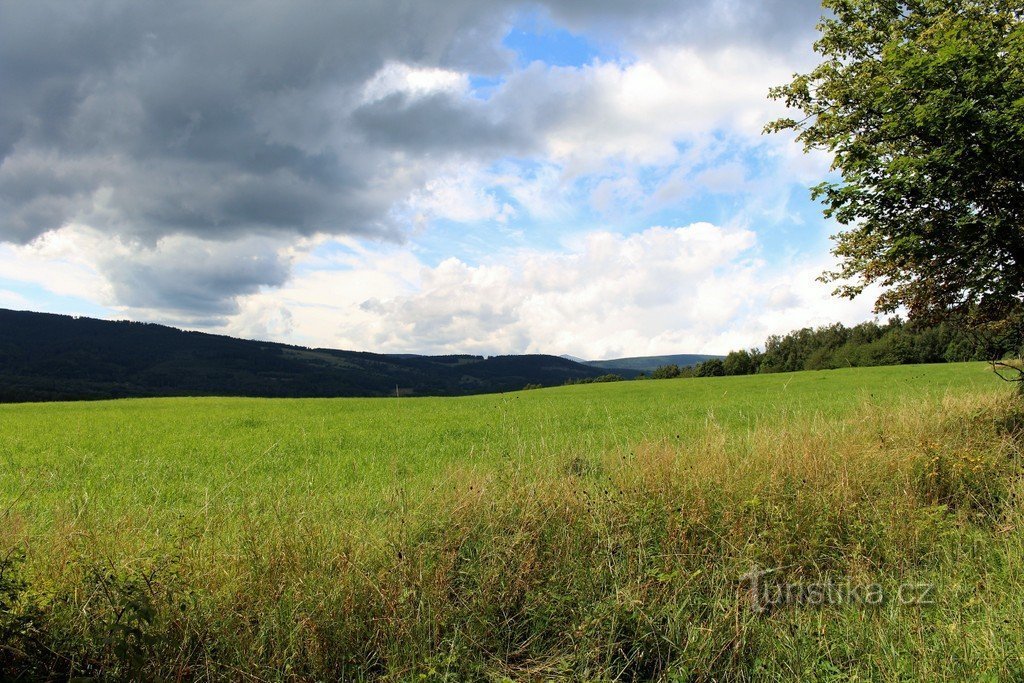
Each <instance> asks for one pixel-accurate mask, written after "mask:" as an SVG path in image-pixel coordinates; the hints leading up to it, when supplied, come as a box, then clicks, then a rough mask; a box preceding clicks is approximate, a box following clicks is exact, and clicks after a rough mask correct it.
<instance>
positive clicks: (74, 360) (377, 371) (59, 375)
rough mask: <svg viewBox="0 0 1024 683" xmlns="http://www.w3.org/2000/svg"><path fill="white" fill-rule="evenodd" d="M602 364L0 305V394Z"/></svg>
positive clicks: (341, 389) (172, 391)
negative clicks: (399, 349) (388, 349)
mask: <svg viewBox="0 0 1024 683" xmlns="http://www.w3.org/2000/svg"><path fill="white" fill-rule="evenodd" d="M601 374H603V370H601V369H599V368H592V367H589V366H586V365H581V364H579V363H574V362H572V361H569V360H565V359H563V358H558V357H556V356H545V355H523V356H494V357H491V358H484V357H481V356H468V355H459V356H416V355H384V354H375V353H363V352H357V351H339V350H334V349H309V348H305V347H301V346H289V345H287V344H276V343H271V342H262V341H251V340H246V339H235V338H233V337H226V336H221V335H213V334H204V333H200V332H184V331H182V330H178V329H175V328H172V327H165V326H163V325H154V324H149V323H135V322H127V321H107V320H96V319H93V318H74V317H71V316H65V315H53V314H48V313H32V312H27V311H10V310H4V309H0V401H3V402H16V401H42V400H75V399H98V398H122V397H143V396H184V395H190V396H200V395H206V396H210V395H217V396H256V397H332V396H388V395H394V394H395V392H396V388H397V389H398V390H399V392H400V393H401V394H402V395H464V394H475V393H488V392H497V391H512V390H516V389H522V388H523V386H525V385H526V384H543V385H555V384H562V383H563V382H565V381H566V380H567V379H574V378H575V379H580V378H586V377H595V376H598V375H601Z"/></svg>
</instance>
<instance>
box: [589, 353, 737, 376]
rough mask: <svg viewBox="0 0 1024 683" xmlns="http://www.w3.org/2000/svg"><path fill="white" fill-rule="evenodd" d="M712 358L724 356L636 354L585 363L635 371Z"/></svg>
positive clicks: (681, 364) (693, 362)
mask: <svg viewBox="0 0 1024 683" xmlns="http://www.w3.org/2000/svg"><path fill="white" fill-rule="evenodd" d="M712 358H724V356H709V355H706V354H700V353H679V354H674V355H669V356H637V357H634V358H612V359H609V360H588V361H584V363H586V364H587V365H589V366H591V367H594V368H603V369H606V370H634V371H636V372H651V371H652V370H654V369H655V368H659V367H661V366H662V365H678V366H679V367H681V368H685V367H686V366H688V365H696V364H697V363H702V362H704V361H706V360H710V359H712Z"/></svg>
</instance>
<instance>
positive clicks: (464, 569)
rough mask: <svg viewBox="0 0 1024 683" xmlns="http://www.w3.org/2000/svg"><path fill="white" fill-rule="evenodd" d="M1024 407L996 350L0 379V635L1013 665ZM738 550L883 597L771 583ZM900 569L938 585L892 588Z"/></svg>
mask: <svg viewBox="0 0 1024 683" xmlns="http://www.w3.org/2000/svg"><path fill="white" fill-rule="evenodd" d="M1021 426H1022V417H1021V413H1020V412H1019V408H1018V406H1017V404H1015V403H1014V401H1013V400H1012V398H1011V391H1010V389H1009V388H1008V387H1006V386H1004V385H1002V384H1001V383H999V382H998V381H997V380H995V379H994V378H993V377H992V375H991V373H990V372H989V370H988V369H987V367H986V366H985V365H983V364H956V365H934V366H897V367H879V368H858V369H849V370H834V371H822V372H807V373H795V374H779V375H761V376H744V377H728V378H708V379H688V380H665V381H647V382H623V383H613V384H593V385H581V386H572V387H561V388H555V389H544V390H535V391H528V392H517V393H510V394H501V395H487V396H475V397H467V398H445V399H431V398H420V399H407V398H402V399H316V400H303V399H293V400H288V399H282V400H268V399H209V398H202V399H145V400H126V401H111V402H97V403H67V404H25V405H14V406H0V458H2V460H0V462H2V473H0V495H2V500H3V503H2V507H0V514H2V515H3V521H2V522H0V529H2V530H0V543H2V548H0V549H2V550H3V551H4V556H5V557H7V558H8V559H7V560H6V561H5V562H4V565H3V575H2V577H0V600H3V605H2V606H3V608H4V609H3V611H2V612H0V636H3V637H4V640H6V642H7V645H5V648H4V649H3V650H2V652H0V662H3V663H4V666H5V667H7V669H6V671H8V672H13V671H15V670H18V669H21V670H23V669H25V668H26V667H31V666H34V667H36V668H35V669H34V670H33V675H35V676H39V675H46V674H54V673H57V674H60V675H61V676H64V677H66V676H67V675H68V674H86V675H88V674H96V673H105V674H106V675H109V676H112V677H115V678H117V677H121V678H124V677H133V676H145V677H162V678H179V679H180V678H187V679H191V678H218V679H235V678H239V677H240V676H241V672H243V671H244V672H246V676H248V677H250V678H252V679H253V680H282V679H295V680H324V679H332V678H339V677H341V678H352V679H359V678H387V679H395V680H404V679H406V678H419V677H424V678H426V679H431V680H434V679H449V680H473V679H483V680H488V679H490V680H500V679H503V678H512V679H516V680H519V679H527V680H532V679H546V678H568V679H585V680H646V679H659V678H660V679H665V680H693V679H697V680H700V679H709V678H717V679H723V678H725V679H750V678H776V679H785V678H790V677H794V676H797V677H804V678H818V679H822V680H853V679H857V678H860V679H864V678H883V679H890V680H903V679H907V678H922V679H935V678H947V679H958V678H963V677H970V678H976V677H977V676H979V675H981V676H988V677H990V678H991V679H993V680H995V679H999V678H1007V677H1014V676H1018V677H1019V676H1024V659H1022V653H1024V630H1022V627H1021V625H1020V624H1021V623H1022V622H1024V605H1022V601H1024V579H1022V578H1021V576H1020V572H1019V567H1020V566H1022V562H1024V542H1022V541H1024V532H1022V530H1021V527H1020V522H1021V519H1020V509H1019V505H1018V500H1019V495H1020V493H1021V491H1022V485H1021V479H1020V476H1019V475H1020V459H1019V458H1020V451H1021V446H1022V440H1021ZM755 568H760V569H771V570H773V571H772V573H771V574H769V575H767V576H768V577H770V578H767V579H765V581H766V582H768V583H769V584H770V585H771V586H784V585H786V584H794V585H799V586H803V587H807V586H808V585H811V584H815V585H820V584H822V583H829V584H830V585H831V584H832V583H843V582H846V583H847V584H852V585H853V586H855V587H863V586H874V585H876V584H877V586H878V590H879V591H881V594H883V595H884V596H885V599H884V600H883V601H882V604H879V605H876V604H867V603H865V602H864V601H860V602H858V601H857V600H845V601H841V602H840V603H838V604H829V605H825V606H812V605H808V604H804V603H805V602H806V601H803V600H802V599H801V600H798V601H797V602H798V603H799V604H780V605H774V606H768V607H767V608H766V609H760V607H764V605H761V604H760V603H758V602H757V601H756V600H753V599H752V597H751V595H750V591H749V585H748V583H749V582H745V581H744V580H743V578H742V577H743V576H744V575H745V574H746V573H747V572H749V571H750V570H752V569H755ZM910 583H912V584H915V585H919V584H920V585H927V586H931V588H930V589H929V597H931V598H933V601H929V603H928V604H915V605H906V604H902V602H901V601H900V600H898V599H896V598H894V597H893V596H895V595H897V594H898V592H899V589H900V586H902V585H905V584H910ZM4 671H5V670H4V669H2V668H0V673H3V672H4Z"/></svg>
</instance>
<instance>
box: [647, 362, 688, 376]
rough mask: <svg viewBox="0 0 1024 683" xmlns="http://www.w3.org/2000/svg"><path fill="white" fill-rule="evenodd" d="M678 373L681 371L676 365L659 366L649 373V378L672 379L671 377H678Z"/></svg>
mask: <svg viewBox="0 0 1024 683" xmlns="http://www.w3.org/2000/svg"><path fill="white" fill-rule="evenodd" d="M680 372H681V371H680V369H679V366H678V365H675V364H672V365H659V366H658V367H656V368H654V371H653V372H651V378H652V379H672V378H673V377H678V376H679V374H680Z"/></svg>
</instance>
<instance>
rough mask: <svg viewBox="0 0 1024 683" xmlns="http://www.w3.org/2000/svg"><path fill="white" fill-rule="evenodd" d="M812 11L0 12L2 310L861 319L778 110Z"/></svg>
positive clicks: (153, 317)
mask: <svg viewBox="0 0 1024 683" xmlns="http://www.w3.org/2000/svg"><path fill="white" fill-rule="evenodd" d="M819 14H820V8H819V7H818V5H817V2H816V1H815V0H686V1H685V2H683V1H680V0H646V1H641V2H637V1H635V0H632V1H627V0H550V1H548V2H532V3H524V2H517V1H515V0H508V1H502V0H487V1H484V0H443V1H440V2H435V1H433V0H372V1H371V0H361V1H359V2H355V1H348V0H333V1H329V2H328V1H324V2H319V1H305V0H302V1H297V2H278V1H276V0H275V1H274V2H259V1H256V2H246V3H239V2H211V1H208V0H203V1H201V2H194V3H191V2H180V3H167V2H145V1H140V0H104V1H95V2H93V1H83V2H75V3H67V2H64V1H63V0H54V1H52V2H51V1H48V0H33V1H32V2H19V1H17V0H0V92H3V97H2V98H0V307H8V308H18V309H31V310H39V311H50V312H57V313H73V314H79V315H90V316H97V317H105V318H128V319H134V320H150V321H157V322H163V323H168V324H173V325H177V326H182V327H187V328H191V329H201V330H208V331H214V332H222V333H228V334H233V335H239V336H245V337H256V338H262V339H273V340H279V341H288V342H293V343H299V344H305V345H315V346H331V347H340V348H350V349H360V350H372V351H384V352H421V353H440V352H468V353H484V354H493V353H520V352H545V353H555V354H560V353H570V354H574V355H577V356H583V357H588V358H602V357H614V356H622V355H646V354H655V353H691V352H694V353H695V352H707V353H715V352H725V351H728V350H729V349H731V348H737V347H741V346H750V345H756V344H759V343H760V342H761V341H762V340H763V339H764V337H765V336H766V335H767V334H769V333H773V332H785V331H788V330H789V329H792V328H794V327H799V326H803V325H807V324H823V323H827V322H833V321H836V320H841V321H843V322H847V323H851V322H859V321H860V320H863V319H866V318H868V317H869V311H870V300H869V298H865V299H864V300H858V301H854V302H845V301H839V300H834V299H831V298H830V297H829V293H828V288H827V287H825V286H823V285H820V284H818V283H816V282H815V280H814V278H815V276H816V275H817V274H818V273H819V272H820V271H821V270H822V269H823V268H825V267H827V266H829V265H830V263H831V261H830V256H829V254H828V249H829V240H828V236H829V234H831V233H832V232H835V230H836V226H835V225H829V224H828V223H827V222H826V221H824V220H823V219H822V217H821V213H820V208H819V207H818V206H816V205H815V204H813V203H812V202H811V201H810V199H809V196H808V189H807V188H808V186H810V185H812V184H814V183H816V182H817V181H819V180H820V179H822V178H823V177H824V176H825V174H826V173H827V172H828V159H827V158H826V157H824V156H820V155H819V156H814V155H811V156H808V155H804V154H803V153H802V152H801V150H800V148H799V146H797V145H796V144H794V143H793V141H792V137H791V136H786V135H776V136H764V135H762V134H761V129H762V127H763V125H764V123H765V122H766V121H768V120H770V119H771V118H773V117H775V116H777V115H778V114H779V113H780V111H781V110H780V108H779V105H778V104H777V103H773V102H770V101H769V100H768V99H767V98H766V92H767V89H768V88H769V87H770V86H771V85H774V84H779V83H782V82H785V81H786V80H788V78H789V76H790V75H791V74H792V73H794V72H796V71H802V70H806V69H807V67H808V66H809V65H811V64H812V63H813V61H814V60H813V53H812V52H811V47H810V46H811V44H812V42H813V40H814V24H815V22H816V20H817V18H818V16H819Z"/></svg>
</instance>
